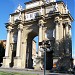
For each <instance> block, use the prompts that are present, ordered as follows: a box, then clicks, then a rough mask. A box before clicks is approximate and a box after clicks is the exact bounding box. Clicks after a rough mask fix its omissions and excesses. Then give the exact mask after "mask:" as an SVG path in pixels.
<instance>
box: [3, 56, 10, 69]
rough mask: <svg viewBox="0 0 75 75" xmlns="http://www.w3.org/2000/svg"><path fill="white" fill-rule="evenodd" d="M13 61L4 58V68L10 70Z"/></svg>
mask: <svg viewBox="0 0 75 75" xmlns="http://www.w3.org/2000/svg"><path fill="white" fill-rule="evenodd" d="M10 62H11V59H10V58H9V57H3V65H2V67H3V68H10Z"/></svg>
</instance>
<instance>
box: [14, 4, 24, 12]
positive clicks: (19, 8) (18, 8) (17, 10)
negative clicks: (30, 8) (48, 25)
mask: <svg viewBox="0 0 75 75" xmlns="http://www.w3.org/2000/svg"><path fill="white" fill-rule="evenodd" d="M22 10H23V8H22V6H21V5H20V4H19V5H18V7H17V9H16V10H15V12H20V11H22Z"/></svg>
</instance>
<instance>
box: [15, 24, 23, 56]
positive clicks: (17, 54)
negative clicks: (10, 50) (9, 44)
mask: <svg viewBox="0 0 75 75" xmlns="http://www.w3.org/2000/svg"><path fill="white" fill-rule="evenodd" d="M22 29H23V25H22V24H19V25H18V39H17V51H16V57H19V56H20V49H21V33H22Z"/></svg>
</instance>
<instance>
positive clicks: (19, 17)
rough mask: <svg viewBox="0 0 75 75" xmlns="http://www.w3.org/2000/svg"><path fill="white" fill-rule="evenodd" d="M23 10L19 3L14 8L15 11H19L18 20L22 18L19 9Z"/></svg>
mask: <svg viewBox="0 0 75 75" xmlns="http://www.w3.org/2000/svg"><path fill="white" fill-rule="evenodd" d="M22 10H23V8H22V6H21V5H20V4H19V5H18V7H17V9H16V10H15V13H16V12H19V16H18V18H17V19H18V20H22V17H21V11H22Z"/></svg>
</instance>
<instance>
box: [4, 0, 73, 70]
mask: <svg viewBox="0 0 75 75" xmlns="http://www.w3.org/2000/svg"><path fill="white" fill-rule="evenodd" d="M25 5H26V8H25V9H22V6H21V5H19V6H18V7H17V9H16V10H15V12H14V13H12V14H10V18H9V22H8V23H6V28H7V43H6V51H5V57H4V58H3V67H4V68H9V67H13V68H18V69H24V68H32V65H33V63H32V40H33V39H34V37H36V36H38V37H39V39H38V40H39V43H41V42H42V41H43V40H51V43H52V45H51V47H52V48H50V49H52V50H50V51H48V52H46V53H47V54H46V56H47V57H46V59H47V60H46V63H47V64H46V66H47V67H48V69H52V68H54V67H66V68H67V67H68V68H70V67H71V66H72V63H71V58H72V46H71V22H72V21H73V18H72V16H71V14H70V11H69V10H68V8H67V5H66V4H65V3H64V2H63V1H56V0H47V1H46V0H45V1H44V0H32V1H29V2H26V3H25ZM41 48H42V44H41V45H40V44H39V45H38V56H37V58H36V59H37V60H40V59H41V57H42V55H43V52H42V51H41ZM41 61H42V60H41ZM42 64H43V63H41V62H39V63H37V64H36V66H37V65H38V66H37V67H38V68H39V65H42Z"/></svg>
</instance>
